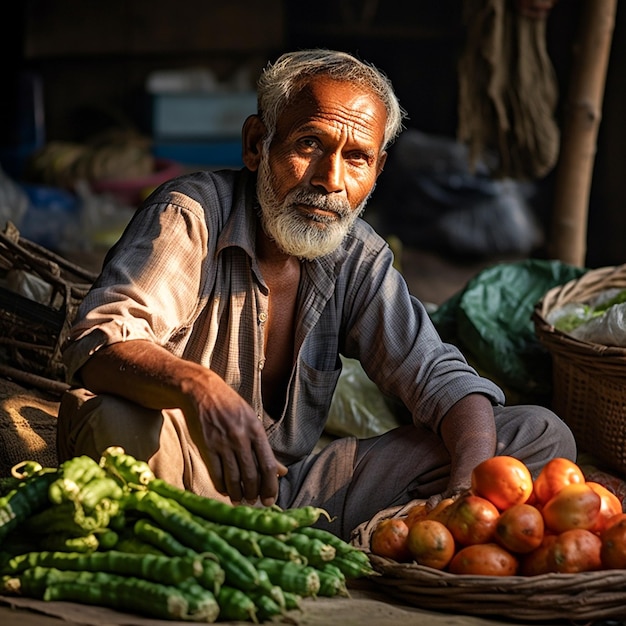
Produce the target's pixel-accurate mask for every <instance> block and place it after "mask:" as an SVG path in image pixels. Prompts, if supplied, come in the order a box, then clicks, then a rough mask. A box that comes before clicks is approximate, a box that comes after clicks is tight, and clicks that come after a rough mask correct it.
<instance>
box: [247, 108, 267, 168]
mask: <svg viewBox="0 0 626 626" xmlns="http://www.w3.org/2000/svg"><path fill="white" fill-rule="evenodd" d="M265 133H266V128H265V124H264V123H263V122H262V121H261V118H260V117H259V116H258V115H256V114H255V115H251V116H250V117H248V118H247V119H246V121H245V122H244V123H243V128H242V131H241V138H242V156H243V163H244V165H245V166H246V167H247V168H248V169H249V170H250V171H251V172H256V170H257V169H258V167H259V163H260V162H261V153H262V146H263V138H264V137H265Z"/></svg>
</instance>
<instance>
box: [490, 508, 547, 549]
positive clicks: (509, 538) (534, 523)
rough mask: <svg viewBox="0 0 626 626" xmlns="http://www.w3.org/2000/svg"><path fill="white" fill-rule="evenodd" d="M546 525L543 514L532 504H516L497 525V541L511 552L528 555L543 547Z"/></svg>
mask: <svg viewBox="0 0 626 626" xmlns="http://www.w3.org/2000/svg"><path fill="white" fill-rule="evenodd" d="M544 529H545V524H544V521H543V516H542V515H541V512H540V511H539V510H538V509H536V508H535V507H534V506H531V505H530V504H526V503H523V504H515V505H513V506H511V507H509V508H508V509H506V511H503V512H502V513H501V514H500V517H499V518H498V521H497V523H496V533H495V539H496V541H497V542H498V543H499V544H500V545H501V546H502V547H503V548H506V549H507V550H508V551H509V552H515V553H517V554H526V553H528V552H531V551H532V550H534V549H535V548H538V547H539V546H540V545H541V542H542V540H543V535H544Z"/></svg>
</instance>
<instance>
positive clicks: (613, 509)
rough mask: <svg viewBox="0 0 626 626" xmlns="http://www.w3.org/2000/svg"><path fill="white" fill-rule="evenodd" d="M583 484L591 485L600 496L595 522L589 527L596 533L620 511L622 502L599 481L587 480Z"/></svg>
mask: <svg viewBox="0 0 626 626" xmlns="http://www.w3.org/2000/svg"><path fill="white" fill-rule="evenodd" d="M585 484H586V485H588V486H589V487H591V488H592V489H593V490H594V491H595V492H596V493H597V494H598V495H599V496H600V500H601V504H600V513H599V515H598V519H597V522H596V524H595V525H594V526H593V528H592V529H591V530H593V531H594V532H596V533H600V532H602V531H603V530H604V529H605V528H606V525H607V523H608V521H609V520H610V519H611V518H612V517H614V516H615V515H620V514H621V513H622V503H621V502H620V499H619V498H618V497H617V496H616V495H615V494H614V493H613V492H611V491H609V490H608V489H607V488H606V487H604V486H603V485H601V484H600V483H596V482H593V481H589V480H588V481H587V482H586V483H585Z"/></svg>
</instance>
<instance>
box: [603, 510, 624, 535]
mask: <svg viewBox="0 0 626 626" xmlns="http://www.w3.org/2000/svg"><path fill="white" fill-rule="evenodd" d="M623 519H626V513H618V514H617V515H614V516H613V517H609V519H608V520H606V523H605V524H604V530H603V531H602V532H604V531H605V530H608V529H609V528H611V526H614V525H615V524H617V523H618V522H621V521H622V520H623Z"/></svg>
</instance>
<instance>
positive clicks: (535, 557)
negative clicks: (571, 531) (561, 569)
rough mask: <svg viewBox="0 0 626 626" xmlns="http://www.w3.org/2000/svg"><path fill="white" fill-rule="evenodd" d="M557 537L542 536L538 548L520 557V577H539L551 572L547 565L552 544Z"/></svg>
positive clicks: (549, 565) (549, 566)
mask: <svg viewBox="0 0 626 626" xmlns="http://www.w3.org/2000/svg"><path fill="white" fill-rule="evenodd" d="M557 536H558V535H544V536H543V540H542V541H541V544H540V545H539V547H538V548H535V549H534V550H533V551H532V552H529V553H528V554H524V555H523V556H522V557H521V563H520V574H521V575H522V576H540V575H541V574H548V573H549V572H551V571H552V569H551V568H552V567H553V566H552V565H551V564H550V563H549V560H550V557H551V553H552V549H553V546H554V543H555V542H556V539H557Z"/></svg>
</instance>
